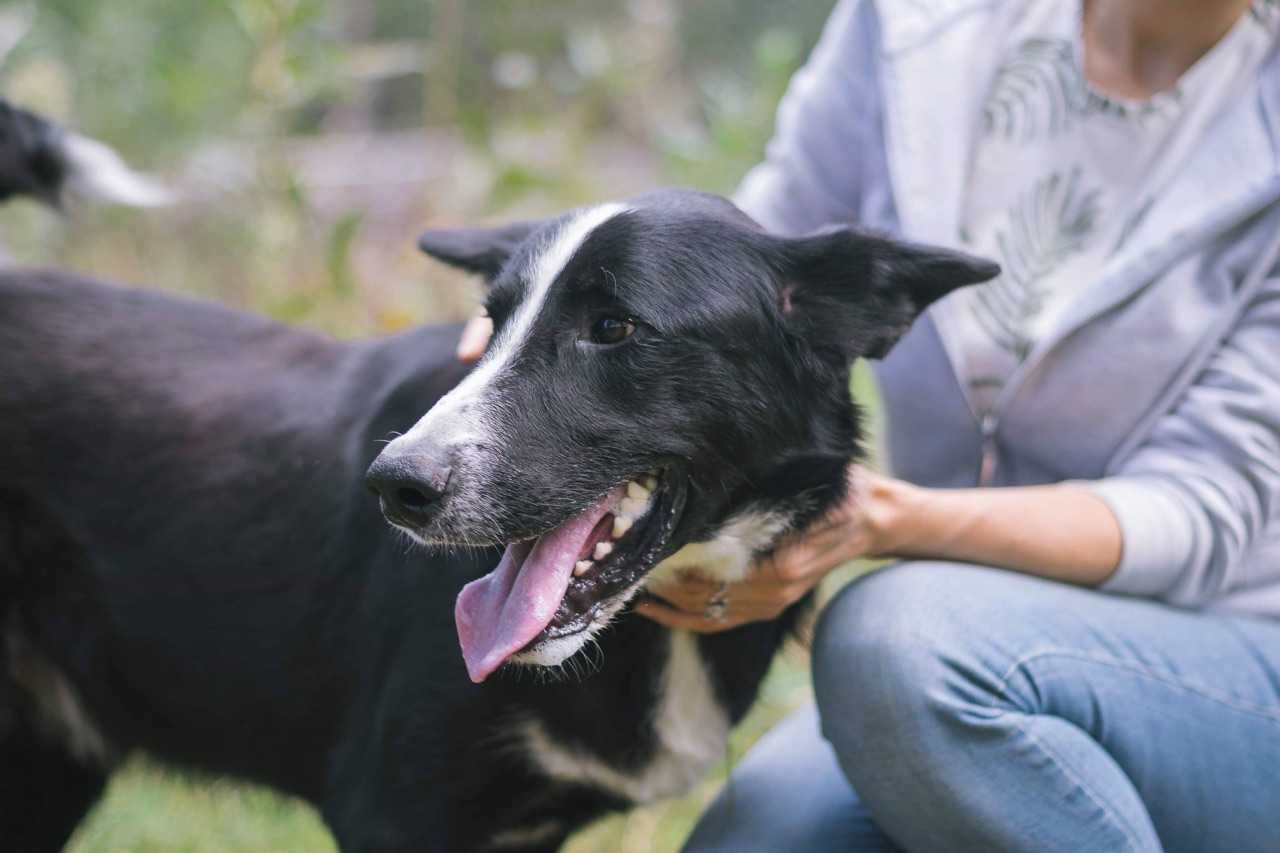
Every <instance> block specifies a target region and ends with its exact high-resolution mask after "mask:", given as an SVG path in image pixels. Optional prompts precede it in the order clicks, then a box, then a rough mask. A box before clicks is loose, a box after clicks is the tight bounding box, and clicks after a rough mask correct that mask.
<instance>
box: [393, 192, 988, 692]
mask: <svg viewBox="0 0 1280 853" xmlns="http://www.w3.org/2000/svg"><path fill="white" fill-rule="evenodd" d="M421 246H422V248H423V249H424V250H425V251H426V252H428V253H429V254H431V255H433V256H435V257H437V258H440V259H442V260H444V261H446V262H448V263H451V264H454V265H456V266H459V267H462V268H465V269H468V270H471V271H473V272H476V273H479V274H481V275H483V276H484V277H485V278H486V279H487V280H488V282H489V293H488V299H487V307H488V313H489V315H490V317H492V319H493V323H494V326H495V329H496V331H495V334H494V337H493V340H492V342H491V343H490V345H489V349H488V351H487V352H486V354H485V356H484V358H483V359H482V360H481V361H480V363H479V364H478V365H477V367H476V368H475V370H474V371H473V372H472V373H471V374H470V375H468V377H467V378H466V379H465V380H464V381H463V382H462V383H461V384H459V385H458V386H457V387H456V388H454V389H453V390H452V391H451V392H450V393H449V394H448V395H447V396H445V397H444V398H443V399H441V400H440V401H439V402H438V403H437V404H436V405H435V406H434V407H433V408H432V409H431V410H430V411H429V412H427V413H426V415H425V416H424V417H423V418H422V419H421V420H420V421H419V422H418V423H417V424H416V425H415V426H414V427H413V428H412V429H411V430H409V432H407V433H406V434H404V435H402V436H400V437H399V438H397V439H396V440H395V441H393V442H392V443H391V444H390V445H389V446H388V447H387V448H386V449H385V450H384V451H383V453H382V454H381V455H380V456H379V458H378V459H377V460H376V461H375V462H374V464H373V466H372V468H371V469H370V483H371V484H372V485H373V486H374V487H375V488H376V490H377V491H378V492H379V493H380V495H381V501H382V507H383V511H384V512H385V514H386V516H387V518H388V519H389V520H390V521H391V522H392V523H393V524H395V525H396V526H397V527H400V528H402V529H403V530H405V531H406V532H408V533H409V534H410V535H411V536H412V537H414V538H415V539H417V540H418V541H420V542H423V543H429V544H439V545H473V544H486V545H487V544H494V543H500V544H502V545H505V546H506V552H505V554H504V556H503V558H502V560H501V562H500V564H499V565H498V567H497V568H496V569H495V570H494V571H493V572H492V573H491V574H490V575H488V576H486V577H485V578H482V579H481V580H479V581H476V582H475V583H473V584H471V585H469V586H468V587H467V588H466V589H464V590H463V592H462V594H461V595H460V596H459V598H458V603H457V610H456V615H457V621H458V632H459V638H460V640H461V642H462V647H463V653H464V656H465V658H466V661H467V666H468V670H469V672H470V673H471V676H472V678H473V679H474V680H477V681H480V680H483V679H484V678H485V677H487V676H488V675H489V674H490V673H491V672H492V671H493V670H494V669H496V668H497V667H499V666H500V665H501V664H502V663H504V662H505V661H507V660H509V659H510V660H514V661H516V662H524V663H534V664H544V665H550V664H556V663H559V662H561V661H563V660H564V659H566V658H567V657H569V656H570V655H572V654H574V653H575V652H577V651H578V650H579V649H580V648H582V646H584V645H585V644H586V643H587V642H588V641H589V640H590V638H591V637H592V635H593V634H594V633H595V632H596V631H598V630H599V629H600V628H601V627H603V626H604V625H605V624H607V623H608V621H609V620H610V619H611V618H612V617H613V616H614V615H616V614H617V612H618V611H619V610H621V609H622V608H623V607H624V606H625V605H626V603H627V602H628V600H629V599H630V598H631V597H632V596H633V595H634V594H635V593H636V592H637V591H638V590H639V589H640V588H642V586H643V584H644V582H645V579H646V576H648V575H649V573H650V572H651V570H653V569H654V568H655V567H656V566H658V564H659V563H661V562H663V561H664V560H667V558H669V557H671V556H672V555H674V554H676V553H677V552H678V551H680V550H681V549H682V548H686V546H692V547H696V544H695V543H707V542H708V541H711V540H714V539H716V537H717V536H718V535H721V536H722V535H724V531H726V530H727V529H730V528H732V536H733V537H734V538H735V541H737V542H739V543H740V544H742V543H745V544H742V548H743V549H745V552H757V551H760V550H764V549H767V548H768V547H769V546H771V545H772V544H773V542H774V541H775V540H776V538H777V536H778V535H779V534H780V533H781V532H782V531H783V530H784V529H786V528H787V527H788V526H789V525H792V524H795V523H799V522H801V521H804V520H807V518H809V517H812V515H813V514H815V513H817V512H820V511H822V510H823V509H825V508H826V507H828V506H830V505H831V504H832V503H833V502H835V501H837V500H839V499H840V498H841V497H842V495H843V490H844V483H845V476H844V472H845V469H846V467H847V465H848V463H849V460H850V459H851V458H852V457H853V456H854V455H855V454H856V452H857V441H858V429H857V417H856V410H855V407H854V404H853V402H852V400H851V399H850V396H849V390H848V388H849V369H850V366H851V365H852V363H853V361H854V360H855V359H857V358H858V357H861V356H868V357H878V356H880V355H883V354H884V353H885V352H887V351H888V349H889V348H890V347H891V346H892V345H893V343H894V341H895V340H897V338H898V337H899V336H900V335H901V334H902V333H903V332H904V331H905V330H906V329H907V328H908V326H909V325H910V324H911V322H912V320H913V319H914V318H915V317H916V316H917V315H918V314H919V312H920V311H921V310H922V309H923V308H924V307H925V306H927V305H928V304H929V303H931V302H933V301H934V300H935V299H937V298H939V297H940V296H943V295H944V294H946V293H948V292H949V291H950V290H952V289H954V288H956V287H958V286H961V285H965V284H971V283H974V282H978V281H984V280H986V279H989V278H991V277H992V276H994V275H995V274H996V273H997V271H998V270H997V267H996V266H995V265H994V264H991V263H989V262H986V261H982V260H979V259H976V258H972V257H969V256H966V255H962V254H958V253H956V252H950V251H943V250H940V249H933V248H925V247H921V246H913V245H908V244H904V243H900V242H895V241H892V240H888V239H885V238H883V237H877V236H872V235H868V234H865V233H860V232H858V231H855V230H851V229H847V228H846V229H837V230H831V231H826V232H823V233H820V234H816V235H814V236H810V237H804V238H798V239H788V238H782V237H776V236H772V235H769V234H767V233H765V232H764V231H763V230H761V229H760V228H759V227H758V226H757V225H755V223H753V222H752V221H751V220H750V219H749V218H747V217H746V216H745V215H744V214H742V213H741V212H740V211H738V210H737V209H736V208H735V207H734V206H733V205H732V204H730V203H729V202H727V201H725V200H724V199H722V198H719V197H716V196H709V195H704V194H700V193H693V192H686V191H671V192H664V193H659V194H652V195H648V196H643V197H641V198H638V199H636V200H633V201H631V202H628V203H623V204H607V205H602V206H599V207H592V208H587V209H583V210H577V211H574V212H572V213H570V214H568V215H565V216H563V217H560V218H558V219H554V220H551V221H547V222H533V223H522V224H517V225H512V226H508V227H505V228H498V229H492V230H468V231H436V232H428V233H427V234H426V235H424V236H423V238H422V241H421ZM748 519H750V520H751V521H747V520H748ZM704 556H705V555H704ZM750 556H751V553H744V554H743V555H742V557H741V560H740V562H741V561H745V559H747V558H749V557H750ZM670 562H672V561H668V563H670ZM676 562H678V560H677V561H676Z"/></svg>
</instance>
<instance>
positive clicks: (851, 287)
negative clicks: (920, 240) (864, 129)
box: [778, 228, 1000, 359]
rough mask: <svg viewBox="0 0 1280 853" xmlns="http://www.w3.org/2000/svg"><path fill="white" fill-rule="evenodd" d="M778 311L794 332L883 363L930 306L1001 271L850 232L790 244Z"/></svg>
mask: <svg viewBox="0 0 1280 853" xmlns="http://www.w3.org/2000/svg"><path fill="white" fill-rule="evenodd" d="M779 252H780V255H781V258H782V261H781V279H780V284H779V287H780V288H781V290H780V292H779V294H778V302H779V306H780V307H781V309H782V313H783V316H784V317H785V318H786V322H787V324H788V326H789V327H790V328H791V329H792V331H793V332H794V333H795V334H797V335H799V336H801V337H803V338H805V339H806V340H808V341H810V342H812V343H813V344H814V345H815V346H819V347H823V348H828V349H836V350H839V351H840V352H842V353H843V354H844V355H845V356H846V357H848V358H850V359H853V358H856V357H859V356H863V357H866V358H883V357H884V356H885V355H887V354H888V352H889V350H890V349H891V348H892V347H893V345H894V344H895V343H896V342H897V340H898V338H900V337H902V335H903V334H904V333H905V332H906V331H907V329H908V328H909V327H910V326H911V323H912V322H913V321H914V320H915V318H916V317H917V316H918V315H919V314H920V312H921V311H923V310H924V309H925V308H927V307H929V306H930V305H931V304H933V303H934V302H936V301H937V300H938V299H941V298H942V297H943V296H946V295H947V294H948V293H950V292H951V291H953V290H956V289H957V288H960V287H964V286H966V285H970V284H977V283H979V282H983V281H988V280H990V279H992V278H995V277H996V276H997V275H999V274H1000V266H999V265H998V264H996V263H994V262H992V261H989V260H985V259H983V258H979V257H975V256H973V255H968V254H965V253H964V252H957V251H953V250H951V249H943V248H939V247H936V246H924V245H919V244H915V243H906V242H902V241H900V240H893V239H890V238H887V237H883V236H879V235H876V234H869V233H866V232H862V231H858V230H856V229H852V228H840V229H835V230H830V231H824V232H821V233H818V234H814V235H812V236H809V237H800V238H795V239H784V240H782V241H781V245H780V246H779Z"/></svg>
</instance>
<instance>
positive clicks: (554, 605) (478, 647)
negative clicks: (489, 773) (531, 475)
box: [453, 488, 623, 684]
mask: <svg viewBox="0 0 1280 853" xmlns="http://www.w3.org/2000/svg"><path fill="white" fill-rule="evenodd" d="M622 495H623V490H622V488H618V489H615V490H613V491H612V492H610V493H609V494H607V495H605V496H604V497H602V498H601V499H600V500H599V501H597V502H596V503H595V504H594V505H593V506H591V507H589V508H588V509H587V510H585V511H584V512H582V513H580V514H579V515H575V516H574V517H573V518H570V519H569V520H568V521H566V522H565V523H564V524H562V525H560V526H559V527H557V528H556V529H554V530H552V531H550V532H548V533H544V534H543V535H542V536H541V537H539V538H538V540H537V541H536V542H532V543H531V542H519V543H516V544H515V545H509V546H507V550H506V553H504V554H503V555H502V560H501V562H499V563H498V567H497V568H496V569H494V570H493V571H492V572H490V573H489V574H487V575H485V576H484V577H482V578H480V579H479V580H474V581H472V582H471V583H469V584H467V585H466V586H465V587H463V588H462V592H460V593H458V603H457V605H455V607H454V608H453V618H454V621H455V622H456V623H457V625H458V642H459V643H460V644H461V646H462V659H463V660H464V661H466V664H467V673H468V674H469V675H470V676H471V680H472V681H474V682H475V683H477V684H479V683H480V682H482V681H484V680H485V679H486V678H488V677H489V675H490V674H491V673H492V672H493V671H494V670H495V669H497V668H498V667H500V666H502V664H503V662H504V661H506V659H507V658H509V657H511V655H513V654H515V653H516V652H518V651H520V650H521V649H523V648H524V647H525V646H527V645H528V644H529V641H530V640H532V639H533V638H534V637H536V636H538V634H539V633H541V631H542V629H543V628H545V627H547V625H548V624H549V623H550V622H551V619H552V617H553V616H555V615H556V610H557V609H558V608H559V607H560V602H561V600H562V599H563V598H564V594H565V591H566V590H568V589H569V581H570V580H572V578H573V564H574V563H575V562H577V560H578V557H579V555H580V554H581V553H582V548H583V546H584V545H586V542H587V538H588V537H589V536H590V535H591V531H592V530H594V529H595V526H596V525H597V524H599V523H600V519H602V518H604V516H605V514H606V513H608V512H609V510H610V509H612V508H613V507H615V506H617V504H618V501H619V500H621V498H622Z"/></svg>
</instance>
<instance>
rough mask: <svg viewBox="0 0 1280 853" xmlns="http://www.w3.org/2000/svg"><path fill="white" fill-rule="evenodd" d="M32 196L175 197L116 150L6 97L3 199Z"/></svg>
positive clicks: (0, 140)
mask: <svg viewBox="0 0 1280 853" xmlns="http://www.w3.org/2000/svg"><path fill="white" fill-rule="evenodd" d="M17 196H27V197H29V198H34V199H37V200H39V201H43V202H44V203H46V204H48V205H51V206H53V207H56V208H61V207H62V205H63V203H64V201H65V200H66V198H67V197H68V196H80V197H83V198H86V199H90V200H93V201H100V202H106V203H109V204H124V205H130V206H132V207H158V206H161V205H165V204H169V203H171V202H172V201H173V195H172V193H170V192H169V191H168V190H167V189H165V188H164V187H163V186H161V185H160V183H159V182H157V181H156V180H155V179H154V178H151V177H148V176H146V175H143V174H141V173H139V172H136V171H134V170H133V169H131V168H130V167H129V165H128V164H127V163H125V162H124V160H123V159H121V157H120V155H119V154H117V153H116V152H115V151H113V150H111V149H110V148H108V147H107V146H106V145H103V144H102V143H101V142H98V141H97V140H94V139H89V138H88V137H85V136H81V135H79V134H77V133H73V132H71V131H69V130H66V129H64V128H62V127H59V126H58V125H56V124H54V123H53V122H51V121H48V120H47V119H45V118H43V117H41V116H39V115H36V114H35V113H33V112H29V111H27V110H24V109H21V108H19V107H15V106H13V105H12V104H10V103H9V102H8V101H6V100H4V99H3V98H0V202H3V201H7V200H9V199H11V198H14V197H17Z"/></svg>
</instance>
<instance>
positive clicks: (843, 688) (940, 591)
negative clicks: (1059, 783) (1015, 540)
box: [813, 562, 1020, 769]
mask: <svg viewBox="0 0 1280 853" xmlns="http://www.w3.org/2000/svg"><path fill="white" fill-rule="evenodd" d="M1019 583H1020V580H1019V579H1017V578H1016V577H1014V576H1011V575H1008V574H1007V573H1004V572H999V571H997V570H993V569H983V568H979V567H974V566H965V565H959V564H951V563H934V562H909V563H900V564H897V565H894V566H891V567H889V568H886V569H882V570H879V571H876V572H873V573H872V574H870V575H868V576H866V577H864V578H862V579H860V580H858V581H856V582H854V583H853V584H850V585H849V586H848V587H846V588H845V589H844V590H842V591H841V592H840V593H839V594H838V595H837V596H836V597H835V599H833V600H832V602H831V603H830V605H829V606H828V607H827V609H826V611H825V612H824V614H823V616H822V619H821V620H820V622H819V625H818V630H817V634H816V636H815V638H814V647H813V677H814V690H815V693H816V696H817V702H818V708H819V711H820V712H821V715H822V723H823V731H824V733H825V734H826V736H827V738H828V739H829V740H831V742H832V744H833V745H834V746H835V748H836V751H837V753H839V754H840V756H841V759H842V761H847V760H854V759H853V756H854V755H855V754H856V755H860V756H873V755H875V754H876V753H877V752H878V751H879V749H878V747H880V746H883V748H885V749H895V748H898V747H899V746H900V745H901V743H902V742H913V743H920V742H921V741H922V739H923V740H928V739H931V737H932V736H937V735H939V734H940V732H939V731H938V729H939V727H940V726H945V725H946V724H947V722H948V721H949V719H954V718H955V717H957V716H959V715H963V713H964V712H965V711H966V710H969V709H972V708H973V707H974V706H975V705H987V706H989V705H990V704H991V703H992V702H994V701H998V696H997V694H998V693H999V689H1000V688H999V681H1000V678H1001V677H1002V671H1003V669H1004V668H1005V667H1006V666H1007V663H1008V655H1007V653H1006V651H1005V650H1006V649H1013V648H1015V647H1016V643H1012V642H1009V643H1006V642H1003V641H1002V639H1001V633H1002V631H1003V630H1004V627H1003V626H1004V624H1005V622H1006V621H1007V620H1004V619H1002V618H1001V617H1002V615H1003V614H1005V613H1007V612H1009V609H1010V605H1011V602H1010V600H1009V599H1010V598H1011V597H1016V596H1017V595H1018V594H1019V593H1018V590H1019V587H1018V584H1019ZM1011 585H1012V586H1011ZM926 734H927V735H929V736H930V737H925V735H926ZM855 745H856V749H855ZM871 760H875V759H874V758H872V759H871ZM846 769H847V768H846Z"/></svg>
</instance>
